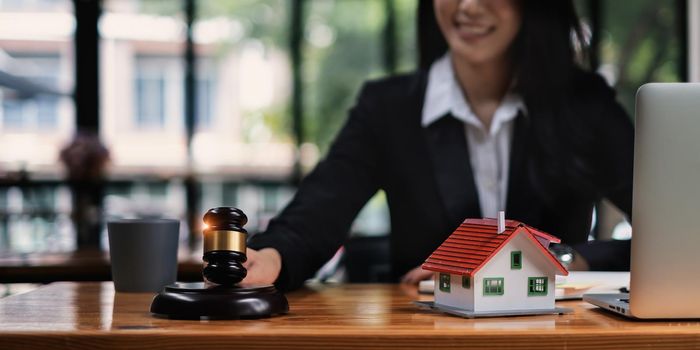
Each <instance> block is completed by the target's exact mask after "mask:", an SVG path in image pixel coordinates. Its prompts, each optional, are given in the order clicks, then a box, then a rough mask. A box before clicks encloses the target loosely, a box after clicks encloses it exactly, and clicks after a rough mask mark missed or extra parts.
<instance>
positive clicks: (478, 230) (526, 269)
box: [423, 219, 568, 313]
mask: <svg viewBox="0 0 700 350" xmlns="http://www.w3.org/2000/svg"><path fill="white" fill-rule="evenodd" d="M503 221H504V227H503V229H502V232H500V233H499V228H498V221H497V220H496V219H467V220H465V221H464V222H463V223H462V224H461V225H460V226H459V227H458V228H457V229H456V230H455V231H454V232H453V233H452V235H450V236H449V237H448V238H447V240H445V242H443V243H442V245H440V247H438V249H437V250H435V252H433V254H431V255H430V257H428V259H427V260H426V261H425V263H424V264H423V269H425V270H429V271H434V272H435V277H434V278H435V305H436V306H437V307H440V306H442V307H448V308H453V309H460V310H467V311H471V312H475V313H487V312H508V311H523V310H530V311H534V310H554V309H555V307H554V294H555V284H554V283H555V282H554V280H555V275H558V274H559V275H567V274H568V271H567V270H566V268H565V267H564V266H563V265H562V264H561V263H560V262H559V261H558V260H557V259H556V258H555V257H554V256H553V255H552V254H551V253H550V252H549V251H548V250H547V247H548V246H549V243H559V242H560V240H559V239H558V238H556V237H554V236H551V235H549V234H546V233H544V232H541V231H538V230H537V229H535V228H532V227H530V226H527V225H525V224H523V223H521V222H518V221H513V220H503Z"/></svg>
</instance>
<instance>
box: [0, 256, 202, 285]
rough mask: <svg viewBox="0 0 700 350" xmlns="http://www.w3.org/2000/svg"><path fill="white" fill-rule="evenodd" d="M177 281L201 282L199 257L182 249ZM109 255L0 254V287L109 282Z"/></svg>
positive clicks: (110, 273)
mask: <svg viewBox="0 0 700 350" xmlns="http://www.w3.org/2000/svg"><path fill="white" fill-rule="evenodd" d="M178 260H179V261H178V268H177V269H178V281H201V280H202V256H201V254H192V253H190V252H189V251H188V250H186V249H181V250H180V252H179V253H178ZM110 268H111V267H110V262H109V253H107V252H103V251H101V250H90V249H87V250H78V251H74V252H67V253H31V254H19V253H3V254H0V283H50V282H56V281H110V280H111V279H112V271H111V270H110Z"/></svg>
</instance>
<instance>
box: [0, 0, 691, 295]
mask: <svg viewBox="0 0 700 350" xmlns="http://www.w3.org/2000/svg"><path fill="white" fill-rule="evenodd" d="M418 1H420V0H235V1H234V0H227V1H225V0H103V1H99V0H72V1H71V0H0V101H1V104H2V106H1V108H0V283H9V282H49V281H52V280H60V279H78V280H80V279H82V280H90V279H97V280H99V279H103V278H109V276H108V275H107V276H106V277H105V275H104V274H105V273H108V269H107V270H105V269H104V268H103V267H101V268H102V270H99V271H98V272H95V271H92V272H90V271H88V270H89V269H86V268H84V269H83V270H76V271H73V270H70V269H69V268H67V267H66V266H72V267H74V266H78V267H79V266H87V265H91V264H98V263H97V262H96V261H98V260H99V259H98V260H94V259H95V258H94V257H95V256H97V257H102V256H103V254H102V253H100V252H102V251H104V250H105V249H106V248H107V247H106V230H105V224H104V223H105V222H106V220H108V219H109V218H111V217H158V216H165V217H174V218H180V219H181V220H182V225H181V235H180V237H181V240H182V242H181V243H182V246H183V251H184V252H185V253H183V254H185V256H190V255H191V256H192V257H193V261H196V260H197V259H199V253H200V252H201V250H199V249H201V248H200V247H201V239H200V233H199V232H200V229H201V228H200V223H201V215H202V213H204V211H206V209H208V208H210V207H214V206H221V205H232V206H237V207H240V208H242V209H243V210H244V211H245V212H246V213H247V214H248V216H249V218H250V221H249V224H248V225H247V228H248V230H249V231H250V232H252V233H255V232H260V231H262V230H264V229H265V227H266V225H267V222H268V221H269V219H270V218H271V217H272V216H273V215H275V213H277V212H278V211H279V210H280V209H281V208H282V207H284V205H285V204H286V203H287V202H288V201H289V200H290V198H291V196H292V195H293V194H294V191H295V187H296V185H297V184H298V183H299V181H300V179H301V178H302V177H303V176H304V174H306V173H307V172H308V171H309V170H310V169H311V168H312V167H313V166H314V164H315V163H316V162H317V161H318V160H319V158H320V157H322V156H323V154H324V152H325V151H326V150H327V149H328V146H329V143H330V142H331V140H332V139H333V137H334V135H335V134H336V132H337V131H338V129H339V128H340V126H341V125H342V123H343V122H344V119H345V117H346V112H347V110H348V108H349V107H350V106H351V105H352V103H353V101H354V98H355V96H356V93H357V92H358V90H359V88H360V85H361V83H362V82H363V81H364V80H367V79H372V78H377V77H382V76H386V75H390V74H397V73H401V72H410V71H412V70H414V69H415V68H416V62H417V52H416V33H415V31H416V13H415V12H416V8H417V2H418ZM576 6H577V7H578V9H579V12H580V14H581V16H582V20H583V21H584V26H585V30H586V32H587V36H588V38H589V43H590V47H591V55H590V58H589V59H590V62H589V64H590V66H591V67H594V68H595V69H596V70H598V71H599V72H600V73H601V74H602V75H603V76H604V77H605V78H606V79H607V81H608V82H609V83H610V85H612V86H614V87H615V88H616V89H617V91H618V95H619V100H620V101H621V102H622V103H623V105H624V106H625V108H626V109H627V111H628V112H629V114H630V115H634V95H635V92H636V89H637V87H638V86H640V85H641V84H643V83H645V82H650V81H663V82H671V81H688V80H691V79H693V78H694V79H697V77H696V76H697V75H698V74H697V72H696V71H694V70H692V69H693V67H696V66H697V65H694V64H692V63H693V62H694V61H697V59H693V57H696V58H697V56H698V54H697V53H696V51H698V50H697V44H693V43H694V42H695V41H697V40H695V39H694V38H696V36H697V34H696V33H697V32H699V31H700V30H699V29H698V28H696V27H697V23H698V21H697V20H696V21H692V20H690V19H692V18H696V19H698V17H700V11H698V5H697V4H696V0H622V1H620V0H576ZM388 219H389V218H388V210H387V208H386V203H385V200H384V196H383V194H382V193H381V192H380V193H377V194H376V196H375V197H374V198H373V199H372V200H371V201H370V202H369V203H368V204H367V206H366V207H365V208H364V209H363V211H362V213H361V215H360V216H359V217H358V218H357V220H356V221H355V224H354V225H353V228H352V236H353V239H352V240H351V242H349V244H348V246H347V247H346V248H347V249H348V250H350V251H352V250H353V249H354V250H357V249H360V250H361V249H364V248H366V247H367V246H370V247H371V250H373V251H381V250H382V249H384V248H386V244H385V242H386V241H385V240H384V239H383V237H386V235H387V234H388V231H389V224H388ZM630 236H631V230H630V228H629V225H628V224H626V222H624V219H623V218H622V216H621V215H619V213H617V212H616V211H615V210H614V209H613V208H611V206H609V205H608V204H606V203H600V204H599V206H598V207H597V210H596V213H595V218H594V226H593V227H592V230H591V238H592V239H593V238H597V239H629V238H630ZM353 242H362V243H361V244H359V245H354V244H355V243H353ZM357 246H359V248H357ZM352 247H354V248H352ZM85 252H92V253H85ZM95 252H97V253H95ZM190 253H191V254H190ZM90 259H93V260H90ZM100 259H101V258H100ZM99 261H102V260H99ZM386 263H387V264H388V260H387V261H386ZM62 264H63V265H62ZM71 264H72V265H71ZM382 264H383V262H381V261H379V262H377V263H376V264H375V266H374V267H373V269H374V270H373V271H374V272H371V273H366V274H365V275H362V276H359V277H356V278H352V276H351V278H350V279H351V280H353V279H354V280H370V281H372V280H377V279H378V277H377V276H378V275H379V274H381V273H382V271H383V270H382V269H383V267H382V266H383V265H382ZM57 266H58V267H61V269H59V270H51V269H50V268H51V267H57ZM100 266H102V265H100ZM19 268H25V270H18V269H19ZM30 268H35V270H31V269H30ZM42 268H43V269H44V270H41V269H42ZM194 268H196V269H198V268H199V267H197V266H195V267H194ZM386 268H387V269H388V265H387V266H386ZM13 269H14V270H13ZM30 270H31V271H30ZM69 270H70V271H72V272H70V273H74V274H73V275H68V273H69V272H67V271H69ZM27 271H29V272H27ZM32 271H34V272H32ZM81 271H82V272H81ZM356 273H357V272H356ZM356 273H355V274H356ZM351 275H352V274H351ZM353 276H357V275H353ZM9 289H10V288H9V287H7V286H6V290H9ZM1 294H2V290H0V295H1Z"/></svg>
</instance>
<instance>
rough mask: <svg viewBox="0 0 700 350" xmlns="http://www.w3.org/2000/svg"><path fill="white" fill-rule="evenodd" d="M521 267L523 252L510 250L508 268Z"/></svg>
mask: <svg viewBox="0 0 700 350" xmlns="http://www.w3.org/2000/svg"><path fill="white" fill-rule="evenodd" d="M522 268H523V253H522V252H520V251H517V252H510V269H511V270H520V269H522Z"/></svg>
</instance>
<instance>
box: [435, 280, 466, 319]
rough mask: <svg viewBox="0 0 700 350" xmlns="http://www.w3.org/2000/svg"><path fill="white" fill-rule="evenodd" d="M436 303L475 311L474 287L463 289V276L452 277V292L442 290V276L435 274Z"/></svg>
mask: <svg viewBox="0 0 700 350" xmlns="http://www.w3.org/2000/svg"><path fill="white" fill-rule="evenodd" d="M433 278H434V279H435V303H437V304H440V305H445V306H451V307H458V308H460V309H465V310H474V285H473V282H474V281H472V284H471V288H469V289H465V288H463V287H462V276H459V275H450V292H449V293H447V292H443V291H441V290H440V274H439V273H437V272H436V273H435V274H434V276H433Z"/></svg>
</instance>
